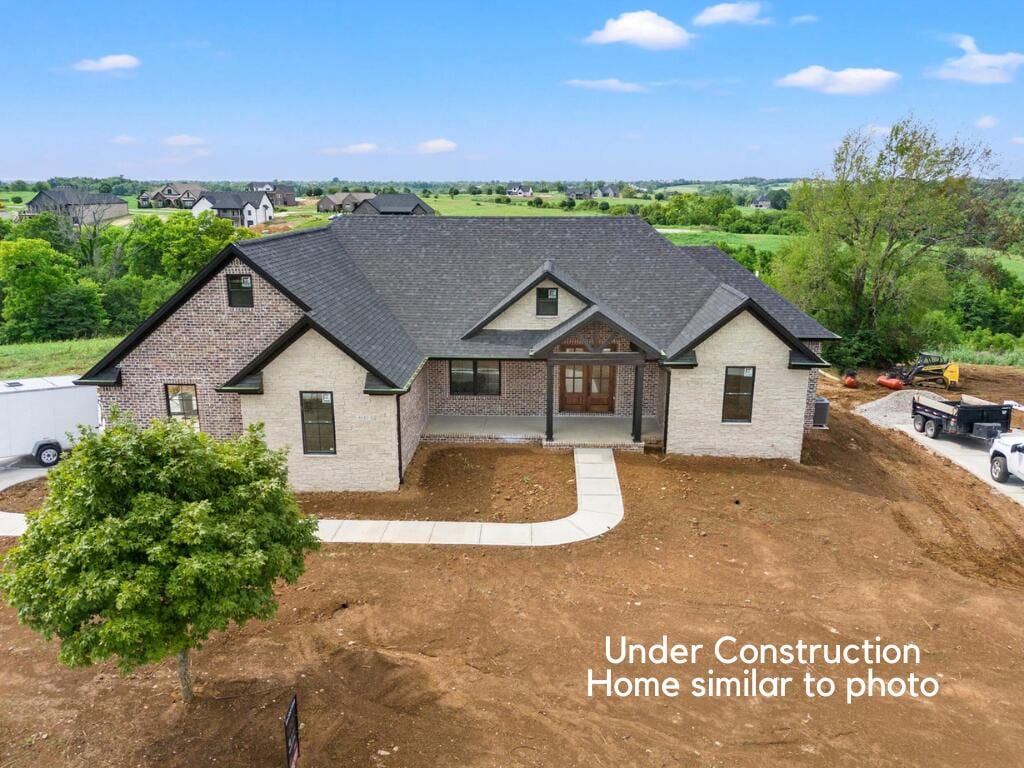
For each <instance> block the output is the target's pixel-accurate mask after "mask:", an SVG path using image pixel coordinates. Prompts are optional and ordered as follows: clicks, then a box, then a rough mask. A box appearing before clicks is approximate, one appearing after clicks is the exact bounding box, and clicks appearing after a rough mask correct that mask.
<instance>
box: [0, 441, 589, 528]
mask: <svg viewBox="0 0 1024 768" xmlns="http://www.w3.org/2000/svg"><path fill="white" fill-rule="evenodd" d="M297 496H298V499H299V504H300V505H301V506H302V508H303V510H305V511H306V512H307V513H308V514H311V515H314V516H316V517H329V518H369V519H376V520H470V521H474V522H500V523H534V522H540V521H542V520H556V519H558V518H560V517H566V516H567V515H571V514H572V513H573V512H575V511H576V476H575V469H574V467H573V457H572V453H571V452H570V451H552V450H545V449H543V448H540V447H537V446H496V445H427V444H424V445H423V446H421V447H420V449H419V450H418V451H416V456H415V457H414V458H413V460H412V463H411V464H410V465H409V468H408V470H407V471H406V476H405V484H404V485H403V486H402V487H401V488H400V490H399V491H398V493H388V494H381V493H300V494H297ZM3 504H4V501H3V498H2V496H0V509H2V508H3Z"/></svg>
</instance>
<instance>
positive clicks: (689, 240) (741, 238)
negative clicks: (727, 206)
mask: <svg viewBox="0 0 1024 768" xmlns="http://www.w3.org/2000/svg"><path fill="white" fill-rule="evenodd" d="M664 229H673V227H665V228H664ZM662 234H663V235H665V237H667V238H668V239H669V240H670V241H671V242H673V243H675V244H676V245H714V244H715V243H725V244H727V245H733V246H735V245H752V246H754V247H755V248H757V249H759V250H762V251H777V250H779V249H780V248H781V247H782V246H784V245H785V244H786V243H788V242H789V240H790V238H791V237H793V236H792V235H739V234H736V233H735V232H721V231H719V230H716V229H709V230H690V231H687V232H662Z"/></svg>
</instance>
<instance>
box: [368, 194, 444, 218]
mask: <svg viewBox="0 0 1024 768" xmlns="http://www.w3.org/2000/svg"><path fill="white" fill-rule="evenodd" d="M352 213H354V214H356V215H357V216H366V215H370V216H409V215H413V216H433V215H434V209H433V208H431V207H430V206H429V205H427V204H426V203H425V202H423V201H422V200H420V199H419V198H418V197H417V196H416V195H413V194H409V193H405V194H398V195H374V196H373V197H369V198H367V199H366V200H363V201H362V202H361V203H359V204H358V205H357V206H356V207H355V208H354V209H353V210H352Z"/></svg>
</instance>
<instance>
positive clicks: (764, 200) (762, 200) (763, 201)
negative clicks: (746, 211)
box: [750, 195, 775, 209]
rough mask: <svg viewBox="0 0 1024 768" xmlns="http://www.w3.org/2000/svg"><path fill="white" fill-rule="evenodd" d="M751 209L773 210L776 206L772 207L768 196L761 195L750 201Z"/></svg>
mask: <svg viewBox="0 0 1024 768" xmlns="http://www.w3.org/2000/svg"><path fill="white" fill-rule="evenodd" d="M750 207H751V208H767V209H771V208H774V207H775V206H774V205H772V201H771V200H770V199H769V198H768V196H767V195H760V196H758V197H756V198H754V199H753V200H751V201H750Z"/></svg>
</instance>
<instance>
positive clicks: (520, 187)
mask: <svg viewBox="0 0 1024 768" xmlns="http://www.w3.org/2000/svg"><path fill="white" fill-rule="evenodd" d="M505 194H506V195H507V196H508V197H533V187H531V186H530V185H529V184H510V185H509V186H508V187H507V188H506V189H505Z"/></svg>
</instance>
